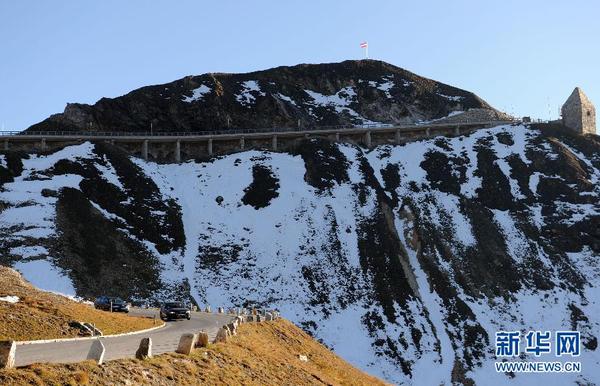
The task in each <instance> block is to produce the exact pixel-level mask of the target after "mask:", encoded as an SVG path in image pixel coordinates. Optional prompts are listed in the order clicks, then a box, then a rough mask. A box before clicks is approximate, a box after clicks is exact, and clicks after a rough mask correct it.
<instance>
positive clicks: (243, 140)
mask: <svg viewBox="0 0 600 386" xmlns="http://www.w3.org/2000/svg"><path fill="white" fill-rule="evenodd" d="M244 147H246V139H245V138H244V137H241V138H240V150H244Z"/></svg>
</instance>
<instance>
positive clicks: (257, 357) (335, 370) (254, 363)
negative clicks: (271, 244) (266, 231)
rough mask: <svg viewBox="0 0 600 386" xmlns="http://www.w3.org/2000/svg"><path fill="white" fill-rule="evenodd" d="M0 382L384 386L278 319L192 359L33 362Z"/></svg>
mask: <svg viewBox="0 0 600 386" xmlns="http://www.w3.org/2000/svg"><path fill="white" fill-rule="evenodd" d="M301 356H305V357H306V359H307V360H306V361H304V360H303V359H305V358H303V357H302V359H301ZM0 384H3V385H5V384H7V385H11V384H34V385H54V384H61V385H63V384H64V385H99V384H110V385H198V384H206V385H284V384H287V385H319V384H327V385H384V383H383V382H382V381H380V380H379V379H377V378H375V377H372V376H369V375H367V374H365V373H363V372H361V371H359V370H357V369H356V368H354V367H352V366H351V365H349V364H348V363H347V362H345V361H344V360H342V359H341V358H339V357H338V356H337V355H335V354H333V353H332V352H331V351H329V350H328V349H327V348H325V347H324V346H322V345H321V344H319V343H318V342H317V341H315V340H314V339H312V338H311V337H310V336H309V335H308V334H306V333H305V332H303V331H302V330H300V329H299V328H298V327H296V326H294V325H293V324H292V323H290V322H288V321H286V320H283V319H279V320H277V321H274V322H262V323H260V324H256V323H246V324H242V325H241V326H240V328H239V329H238V335H237V336H236V337H233V338H232V339H230V340H229V341H228V342H227V343H219V344H214V345H211V346H209V347H208V348H205V349H199V350H196V351H195V352H193V353H192V355H191V356H184V355H179V354H165V355H160V356H157V357H154V358H151V359H147V360H143V361H141V360H135V359H130V360H119V361H112V362H107V363H105V364H104V365H102V366H98V365H96V364H95V363H94V362H91V361H88V362H82V363H78V364H70V365H50V364H46V365H42V364H37V365H32V366H28V367H24V368H21V369H11V370H4V371H0Z"/></svg>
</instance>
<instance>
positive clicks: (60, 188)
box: [0, 83, 600, 385]
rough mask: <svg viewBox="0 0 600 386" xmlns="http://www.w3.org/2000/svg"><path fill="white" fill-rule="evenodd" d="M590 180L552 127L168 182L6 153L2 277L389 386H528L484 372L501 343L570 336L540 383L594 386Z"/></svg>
mask: <svg viewBox="0 0 600 386" xmlns="http://www.w3.org/2000/svg"><path fill="white" fill-rule="evenodd" d="M338 86H339V85H336V86H335V87H338ZM193 87H200V86H199V85H198V83H196V84H194V86H193ZM190 96H191V94H190ZM599 179H600V140H598V137H595V136H588V137H581V136H577V135H574V134H569V133H565V132H563V131H560V130H559V128H553V127H549V126H546V127H543V128H542V127H536V126H502V127H496V128H492V129H486V130H480V131H477V132H475V133H472V134H470V135H467V136H461V137H455V138H445V137H438V138H435V139H431V140H424V141H418V142H413V143H408V144H405V145H403V146H380V147H378V148H375V149H373V150H367V149H363V148H360V147H356V146H352V145H345V144H337V143H331V142H327V141H321V140H307V141H306V142H304V143H302V144H301V145H299V147H298V148H297V149H295V150H294V151H291V152H289V153H284V152H281V153H273V152H258V151H248V152H243V153H238V154H232V155H228V156H223V157H219V158H216V159H213V160H211V161H210V162H193V161H190V162H187V163H184V164H166V165H159V164H155V163H148V162H144V161H141V160H139V159H135V158H130V157H128V156H126V155H124V154H123V153H121V152H120V151H119V150H118V149H116V148H113V147H111V146H109V145H106V144H91V143H84V144H81V145H77V146H71V147H68V148H65V149H64V150H61V151H58V152H55V153H52V154H46V155H28V154H22V153H10V152H9V153H6V152H5V153H2V155H0V189H1V190H0V234H2V237H0V262H1V263H2V264H4V265H10V266H13V267H16V268H17V269H20V270H21V271H23V272H24V273H25V277H27V278H29V279H31V280H32V281H33V283H34V284H36V285H39V286H41V287H42V288H50V289H56V290H61V291H72V292H76V293H77V294H79V295H81V296H95V295H98V294H99V293H114V294H118V295H121V296H125V297H131V298H135V299H150V300H160V299H164V298H167V297H184V298H186V297H190V298H193V300H194V301H196V302H197V303H199V304H212V305H213V307H215V306H217V305H223V306H258V307H260V306H265V307H275V308H278V309H280V310H281V312H282V314H283V315H285V316H286V317H287V318H289V319H291V320H292V321H294V322H295V323H297V324H299V325H301V326H302V327H303V328H304V329H305V330H306V331H308V332H310V333H311V334H313V335H314V336H315V337H317V338H318V339H320V340H321V341H322V342H324V343H325V344H326V345H328V346H329V347H331V348H332V349H333V350H335V351H336V352H337V353H339V354H340V355H341V356H342V357H344V358H346V359H348V360H349V361H350V362H352V363H354V364H356V365H358V366H359V367H361V368H362V369H365V370H367V371H369V372H371V373H373V374H376V375H379V376H381V377H384V378H385V379H387V380H389V381H392V382H397V383H408V384H415V385H419V384H440V383H441V382H446V383H450V382H457V383H465V384H470V382H471V381H474V382H475V383H478V384H489V383H490V382H492V383H496V384H501V383H502V384H503V383H510V382H513V383H515V384H521V383H526V382H527V380H528V379H529V378H527V375H522V374H521V375H519V374H517V375H516V376H514V377H509V376H507V375H504V374H500V373H496V372H495V370H494V368H493V360H494V350H493V344H494V333H495V332H496V331H498V330H502V329H504V330H522V329H526V330H530V329H531V330H541V329H544V330H561V329H567V330H571V329H576V330H579V331H581V333H582V342H583V346H582V347H583V353H582V354H581V357H580V358H578V360H581V362H582V363H583V372H582V373H581V374H560V375H556V376H555V377H552V378H547V382H546V381H545V383H548V384H552V382H555V383H557V384H567V383H575V382H579V383H582V384H586V383H588V382H592V383H593V382H597V381H598V379H594V377H597V373H596V372H595V371H594V368H597V367H598V366H599V365H600V355H599V354H598V348H597V346H598V336H599V335H600V320H599V319H598V315H600V290H598V287H597V286H598V282H599V279H600V261H599V254H600V230H599V229H600V204H599V200H598V199H599V196H600V188H599V187H598V181H599ZM42 271H43V272H44V274H43V277H41V278H40V277H37V279H36V275H38V276H39V272H42ZM36 280H37V282H36ZM57 287H58V288H57ZM551 360H553V359H551ZM536 379H537V378H536Z"/></svg>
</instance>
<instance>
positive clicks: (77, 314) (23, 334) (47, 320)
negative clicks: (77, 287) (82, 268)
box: [0, 266, 154, 340]
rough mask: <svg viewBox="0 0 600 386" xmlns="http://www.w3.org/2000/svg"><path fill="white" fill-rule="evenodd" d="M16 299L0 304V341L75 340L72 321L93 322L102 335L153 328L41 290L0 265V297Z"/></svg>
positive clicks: (147, 322)
mask: <svg viewBox="0 0 600 386" xmlns="http://www.w3.org/2000/svg"><path fill="white" fill-rule="evenodd" d="M3 296H18V297H19V298H20V301H19V302H18V303H15V304H12V303H7V302H1V301H0V340H38V339H55V338H71V337H77V336H78V334H79V330H78V329H75V328H71V327H69V322H70V321H73V320H77V321H81V322H89V323H95V324H96V327H97V328H99V329H100V330H101V331H102V332H103V333H104V334H118V333H122V332H128V331H135V330H143V329H146V328H150V327H153V326H154V322H153V321H152V320H150V319H146V318H134V317H129V316H126V315H123V314H111V313H109V312H104V311H98V310H95V309H94V308H93V307H91V306H89V305H86V304H81V303H77V302H74V301H72V300H70V299H68V298H66V297H64V296H60V295H55V294H52V293H48V292H44V291H40V290H38V289H37V288H35V287H33V286H32V285H31V284H29V283H27V282H26V281H25V280H23V278H22V277H21V275H20V274H19V273H18V272H16V271H14V270H12V269H10V268H6V267H1V266H0V297H3Z"/></svg>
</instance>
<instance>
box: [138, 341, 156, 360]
mask: <svg viewBox="0 0 600 386" xmlns="http://www.w3.org/2000/svg"><path fill="white" fill-rule="evenodd" d="M135 357H136V358H137V359H146V358H152V339H151V338H143V339H142V341H141V342H140V347H139V348H138V349H137V351H136V352H135Z"/></svg>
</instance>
